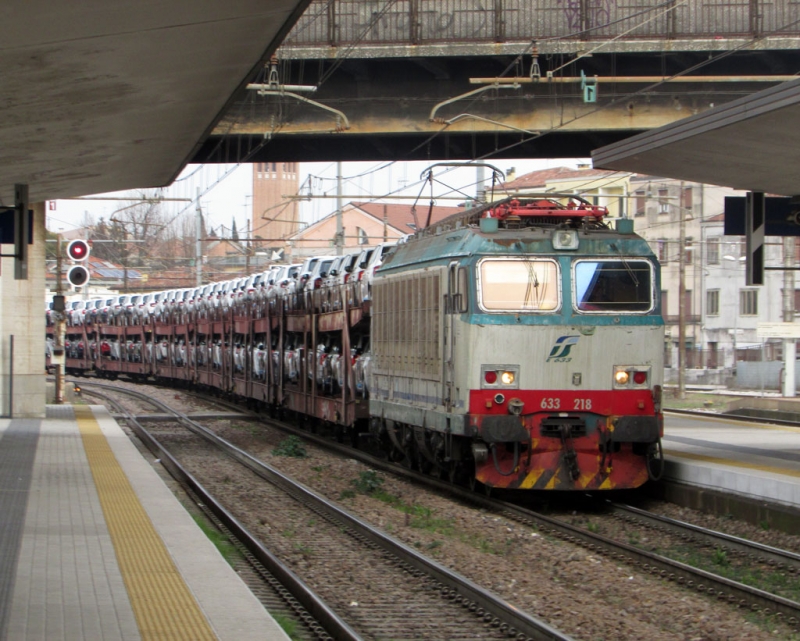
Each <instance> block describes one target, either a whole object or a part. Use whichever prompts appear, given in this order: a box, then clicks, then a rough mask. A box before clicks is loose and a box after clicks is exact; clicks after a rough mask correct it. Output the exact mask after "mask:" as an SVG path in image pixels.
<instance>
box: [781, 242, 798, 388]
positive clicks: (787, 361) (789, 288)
mask: <svg viewBox="0 0 800 641" xmlns="http://www.w3.org/2000/svg"><path fill="white" fill-rule="evenodd" d="M783 266H784V267H785V269H784V270H783V322H784V323H794V238H793V237H792V236H785V237H784V239H783ZM796 357H797V344H796V343H795V340H794V339H793V338H784V339H783V363H784V376H783V395H784V396H785V397H787V398H792V397H794V396H796V395H797V394H796V391H795V388H796V385H795V375H794V367H795V365H794V362H795V359H796Z"/></svg>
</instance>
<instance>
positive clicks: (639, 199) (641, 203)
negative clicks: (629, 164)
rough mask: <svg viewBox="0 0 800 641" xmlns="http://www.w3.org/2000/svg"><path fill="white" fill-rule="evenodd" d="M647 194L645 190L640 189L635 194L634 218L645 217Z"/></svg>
mask: <svg viewBox="0 0 800 641" xmlns="http://www.w3.org/2000/svg"><path fill="white" fill-rule="evenodd" d="M646 202H647V200H646V194H645V192H644V190H643V189H639V190H638V191H637V192H635V198H634V200H633V208H634V209H633V215H634V216H644V215H645V204H646Z"/></svg>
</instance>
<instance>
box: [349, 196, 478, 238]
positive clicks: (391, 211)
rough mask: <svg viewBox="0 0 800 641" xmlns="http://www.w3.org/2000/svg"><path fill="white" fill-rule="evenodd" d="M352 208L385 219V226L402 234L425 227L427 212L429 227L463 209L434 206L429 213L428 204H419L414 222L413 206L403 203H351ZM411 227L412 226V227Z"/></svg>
mask: <svg viewBox="0 0 800 641" xmlns="http://www.w3.org/2000/svg"><path fill="white" fill-rule="evenodd" d="M351 204H352V205H353V207H357V208H358V209H360V210H361V211H363V212H366V213H367V214H369V215H370V216H373V217H375V218H377V219H378V220H381V221H382V220H383V219H384V217H386V222H387V224H389V225H391V226H392V227H394V228H395V229H397V230H398V231H399V232H400V233H402V234H411V233H413V232H414V231H415V230H416V229H417V227H416V225H417V224H418V225H419V226H420V227H425V224H426V222H427V220H428V212H429V211H430V214H431V223H430V224H431V225H433V224H435V223H438V222H439V221H440V220H443V219H445V218H447V217H448V216H452V215H453V214H457V213H459V212H461V211H464V208H463V207H444V206H439V205H434V206H433V210H432V211H431V208H430V205H429V204H420V205H417V207H416V222H415V220H414V211H413V209H414V206H413V205H405V204H403V203H379V202H367V203H361V202H354V203H351ZM412 225H413V226H412Z"/></svg>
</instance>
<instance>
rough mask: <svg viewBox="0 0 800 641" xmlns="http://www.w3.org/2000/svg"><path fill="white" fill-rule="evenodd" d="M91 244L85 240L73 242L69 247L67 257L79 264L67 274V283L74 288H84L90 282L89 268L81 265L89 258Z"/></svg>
mask: <svg viewBox="0 0 800 641" xmlns="http://www.w3.org/2000/svg"><path fill="white" fill-rule="evenodd" d="M89 251H90V248H89V243H88V242H87V241H85V240H73V241H71V242H70V244H69V245H67V256H68V257H69V258H70V259H71V260H73V261H75V262H77V263H79V264H78V265H73V266H72V267H70V269H69V271H68V272H67V282H68V283H69V284H70V285H72V286H73V287H83V286H84V285H86V283H88V282H89V268H88V267H87V266H86V265H81V264H80V263H81V262H83V261H85V260H87V259H88V258H89Z"/></svg>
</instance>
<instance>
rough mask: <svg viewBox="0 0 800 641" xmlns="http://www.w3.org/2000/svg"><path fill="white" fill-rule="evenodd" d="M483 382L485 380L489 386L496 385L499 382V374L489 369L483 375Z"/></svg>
mask: <svg viewBox="0 0 800 641" xmlns="http://www.w3.org/2000/svg"><path fill="white" fill-rule="evenodd" d="M483 380H485V381H486V382H487V383H488V384H489V385H494V384H495V383H496V382H497V372H495V371H494V370H493V369H487V370H486V371H485V372H484V373H483Z"/></svg>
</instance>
